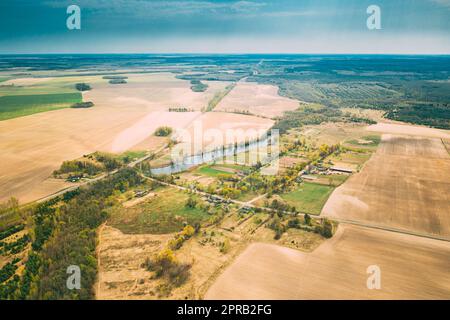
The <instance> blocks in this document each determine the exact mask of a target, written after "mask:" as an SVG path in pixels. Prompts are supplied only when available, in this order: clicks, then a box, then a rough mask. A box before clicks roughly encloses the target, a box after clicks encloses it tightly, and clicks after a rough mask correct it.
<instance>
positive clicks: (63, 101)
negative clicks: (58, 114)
mask: <svg viewBox="0 0 450 320" xmlns="http://www.w3.org/2000/svg"><path fill="white" fill-rule="evenodd" d="M81 101H82V99H81V94H80V93H57V94H37V95H19V96H11V95H9V96H0V104H1V106H2V108H1V109H0V121H1V120H7V119H12V118H17V117H22V116H27V115H30V114H34V113H39V112H45V111H51V110H57V109H62V108H68V107H70V106H71V105H73V104H74V103H77V102H81Z"/></svg>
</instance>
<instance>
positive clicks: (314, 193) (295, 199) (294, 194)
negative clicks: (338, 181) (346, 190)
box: [280, 182, 334, 214]
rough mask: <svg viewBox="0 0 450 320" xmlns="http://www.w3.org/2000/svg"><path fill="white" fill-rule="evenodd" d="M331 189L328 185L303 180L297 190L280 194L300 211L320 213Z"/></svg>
mask: <svg viewBox="0 0 450 320" xmlns="http://www.w3.org/2000/svg"><path fill="white" fill-rule="evenodd" d="M333 189H334V188H333V187H330V186H325V185H321V184H316V183H309V182H304V183H302V184H301V185H300V187H299V188H298V189H297V190H295V191H291V192H289V193H285V194H281V195H280V196H281V198H283V200H285V201H286V202H287V203H288V204H289V205H291V206H295V208H296V209H297V210H298V211H300V212H304V213H309V214H320V212H321V211H322V208H323V206H324V205H325V202H326V201H327V200H328V197H329V196H330V194H331V192H332V191H333Z"/></svg>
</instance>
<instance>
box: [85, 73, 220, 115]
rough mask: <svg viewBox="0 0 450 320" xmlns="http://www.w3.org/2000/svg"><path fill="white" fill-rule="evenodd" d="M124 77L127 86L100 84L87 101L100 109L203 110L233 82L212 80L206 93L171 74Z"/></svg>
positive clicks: (90, 92)
mask: <svg viewBox="0 0 450 320" xmlns="http://www.w3.org/2000/svg"><path fill="white" fill-rule="evenodd" d="M123 76H128V79H126V81H127V83H126V84H116V85H110V84H108V83H96V84H94V85H93V90H91V91H87V92H84V96H83V98H84V99H83V100H85V101H92V102H94V103H95V105H96V106H112V105H113V106H117V107H125V106H130V105H133V106H134V107H136V108H144V109H150V110H152V111H168V109H169V108H171V107H172V108H178V107H186V108H188V109H193V110H195V111H200V110H201V109H202V108H203V107H206V106H207V105H208V102H209V101H210V100H211V99H212V98H213V97H214V95H215V94H216V93H218V92H220V91H222V90H224V89H225V87H226V86H227V85H228V84H229V82H221V81H209V82H205V83H206V84H208V89H207V90H206V91H205V92H193V91H192V90H191V89H190V87H191V85H190V82H189V81H185V80H180V79H177V78H175V76H174V75H173V74H170V73H155V74H123ZM106 81H107V80H106Z"/></svg>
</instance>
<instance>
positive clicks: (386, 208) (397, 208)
mask: <svg viewBox="0 0 450 320" xmlns="http://www.w3.org/2000/svg"><path fill="white" fill-rule="evenodd" d="M449 181H450V156H449V154H448V152H447V151H446V149H445V147H444V145H443V143H442V141H441V139H437V138H423V137H417V136H416V137H414V136H400V135H392V134H385V135H383V138H382V141H381V144H380V146H379V148H378V150H377V152H376V153H375V154H374V155H373V156H372V158H371V159H370V160H369V161H368V162H367V163H366V164H365V166H364V168H363V169H362V171H361V172H359V173H358V174H355V175H354V176H352V177H350V179H349V180H348V181H347V182H346V183H345V184H343V185H342V186H340V187H339V188H337V189H336V190H335V192H334V193H333V195H332V196H331V197H330V200H329V201H328V202H327V204H326V206H325V207H324V209H323V214H324V215H326V216H329V217H336V218H342V219H349V220H358V221H364V222H367V223H369V222H370V223H374V224H377V225H383V226H389V227H396V228H400V229H404V230H409V231H414V232H419V233H424V234H433V235H440V236H447V237H448V236H449V235H450V220H449V217H448V203H450V198H449V192H448V191H449V190H450V184H449ZM393 195H395V198H394V199H393Z"/></svg>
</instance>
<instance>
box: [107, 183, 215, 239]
mask: <svg viewBox="0 0 450 320" xmlns="http://www.w3.org/2000/svg"><path fill="white" fill-rule="evenodd" d="M154 192H156V194H157V195H156V196H155V197H153V198H149V201H146V202H144V203H141V204H139V205H137V206H136V207H131V208H127V209H126V208H123V207H116V208H114V209H113V211H112V212H111V220H110V221H109V222H110V223H111V225H112V226H113V227H116V228H118V229H119V230H121V231H122V232H124V233H129V234H145V233H150V234H165V233H172V232H177V231H180V230H181V229H182V228H183V226H184V224H185V223H188V224H190V225H193V224H194V223H196V222H198V223H202V222H204V221H206V220H208V219H209V217H210V215H208V213H206V212H204V211H203V210H201V209H199V208H197V207H196V208H188V207H186V205H185V204H186V201H187V199H188V198H189V195H187V194H186V193H183V192H181V191H178V190H175V189H173V188H159V189H157V190H155V191H154Z"/></svg>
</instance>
